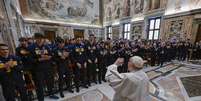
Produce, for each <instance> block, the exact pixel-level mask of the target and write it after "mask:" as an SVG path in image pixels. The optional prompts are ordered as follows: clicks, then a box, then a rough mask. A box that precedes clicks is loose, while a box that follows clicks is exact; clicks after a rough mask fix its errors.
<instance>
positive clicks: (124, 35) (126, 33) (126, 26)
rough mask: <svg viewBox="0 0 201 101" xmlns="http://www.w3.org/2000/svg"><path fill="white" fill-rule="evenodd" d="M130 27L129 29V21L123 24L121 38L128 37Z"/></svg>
mask: <svg viewBox="0 0 201 101" xmlns="http://www.w3.org/2000/svg"><path fill="white" fill-rule="evenodd" d="M130 29H131V24H130V23H127V24H124V25H123V38H124V39H130Z"/></svg>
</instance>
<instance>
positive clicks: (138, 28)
mask: <svg viewBox="0 0 201 101" xmlns="http://www.w3.org/2000/svg"><path fill="white" fill-rule="evenodd" d="M131 31H132V33H131V39H132V40H137V39H140V38H141V37H142V32H143V25H141V24H140V25H136V24H133V26H132V29H131Z"/></svg>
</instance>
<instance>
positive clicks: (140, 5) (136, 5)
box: [134, 0, 144, 14]
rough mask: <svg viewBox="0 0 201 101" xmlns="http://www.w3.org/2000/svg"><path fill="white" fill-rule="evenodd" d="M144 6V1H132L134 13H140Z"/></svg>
mask: <svg viewBox="0 0 201 101" xmlns="http://www.w3.org/2000/svg"><path fill="white" fill-rule="evenodd" d="M143 6H144V0H134V13H135V14H138V13H142V11H143Z"/></svg>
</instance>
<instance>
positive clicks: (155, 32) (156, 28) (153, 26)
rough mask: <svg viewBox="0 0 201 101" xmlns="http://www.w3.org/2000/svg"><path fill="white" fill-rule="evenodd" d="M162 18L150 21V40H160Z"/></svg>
mask: <svg viewBox="0 0 201 101" xmlns="http://www.w3.org/2000/svg"><path fill="white" fill-rule="evenodd" d="M160 24H161V18H160V17H159V18H153V19H150V20H149V32H148V39H149V40H158V38H159V34H160Z"/></svg>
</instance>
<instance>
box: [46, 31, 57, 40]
mask: <svg viewBox="0 0 201 101" xmlns="http://www.w3.org/2000/svg"><path fill="white" fill-rule="evenodd" d="M44 32H45V37H46V38H47V39H48V40H50V41H54V40H55V38H56V32H55V31H44Z"/></svg>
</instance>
